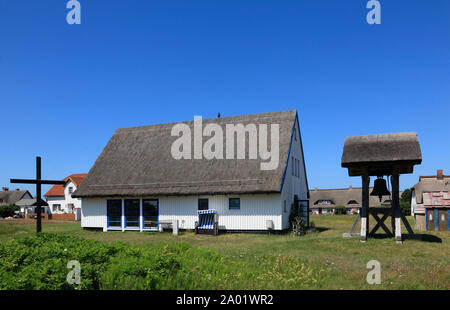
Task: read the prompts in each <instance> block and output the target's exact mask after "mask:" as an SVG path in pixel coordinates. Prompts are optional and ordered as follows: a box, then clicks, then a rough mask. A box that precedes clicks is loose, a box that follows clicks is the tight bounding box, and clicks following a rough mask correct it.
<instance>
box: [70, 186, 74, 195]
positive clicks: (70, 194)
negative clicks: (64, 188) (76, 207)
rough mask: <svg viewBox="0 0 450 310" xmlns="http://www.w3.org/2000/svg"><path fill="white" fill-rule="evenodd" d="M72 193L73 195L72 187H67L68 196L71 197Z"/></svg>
mask: <svg viewBox="0 0 450 310" xmlns="http://www.w3.org/2000/svg"><path fill="white" fill-rule="evenodd" d="M72 193H73V187H72V186H70V187H69V195H72Z"/></svg>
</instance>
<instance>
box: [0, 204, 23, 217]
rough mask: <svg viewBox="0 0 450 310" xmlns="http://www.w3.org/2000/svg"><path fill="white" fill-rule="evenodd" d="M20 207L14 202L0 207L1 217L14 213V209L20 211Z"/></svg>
mask: <svg viewBox="0 0 450 310" xmlns="http://www.w3.org/2000/svg"><path fill="white" fill-rule="evenodd" d="M19 210H20V208H19V207H18V206H16V205H14V204H12V205H9V206H1V207H0V217H3V218H5V217H9V216H13V215H14V211H19Z"/></svg>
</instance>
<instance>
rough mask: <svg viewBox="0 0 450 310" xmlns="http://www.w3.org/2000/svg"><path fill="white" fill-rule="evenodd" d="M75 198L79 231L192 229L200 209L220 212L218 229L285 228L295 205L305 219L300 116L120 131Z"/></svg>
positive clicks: (242, 118)
mask: <svg viewBox="0 0 450 310" xmlns="http://www.w3.org/2000/svg"><path fill="white" fill-rule="evenodd" d="M180 128H181V129H182V132H181V131H180V130H179V129H180ZM199 128H200V129H199ZM264 128H266V129H268V131H265V132H264ZM211 129H212V130H211ZM255 129H256V130H259V132H257V133H255ZM269 129H270V130H269ZM198 130H200V136H198V135H197V136H196V133H198V132H199V131H198ZM269 131H270V132H269ZM190 132H194V135H193V137H192V136H191V135H190ZM213 132H214V135H213ZM225 132H226V133H227V135H226V140H227V141H222V142H223V143H222V142H221V141H220V139H221V138H223V133H225ZM277 132H278V136H277ZM180 133H181V137H180ZM187 133H189V135H188V136H187V137H188V139H187V140H184V142H186V141H187V142H188V143H191V144H189V145H188V144H183V145H182V147H180V144H177V141H178V142H179V141H180V139H183V137H185V136H184V135H185V134H186V135H187ZM199 137H200V138H199ZM235 138H236V139H235ZM229 139H232V140H231V142H230V140H229ZM258 139H259V143H258ZM212 141H213V142H212ZM269 141H270V142H269ZM264 142H267V144H265V143H264ZM191 145H193V147H192V148H191ZM199 145H200V147H199ZM264 145H266V148H265V149H264ZM208 147H209V149H208ZM230 149H232V151H235V150H237V154H239V150H241V153H240V155H236V156H231V155H234V152H231V151H230ZM255 149H259V155H260V156H256V158H255V155H258V154H257V153H256V152H255ZM269 149H270V151H269ZM202 150H203V154H202ZM205 150H206V151H205ZM208 150H209V153H208ZM264 150H265V151H266V152H264ZM268 151H269V152H268ZM277 151H278V152H277ZM177 152H181V153H183V154H184V156H183V157H181V158H179V153H177ZM276 153H278V154H276ZM192 154H193V155H192ZM211 154H212V155H211ZM225 154H226V155H225ZM191 155H192V156H191ZM239 156H240V157H239ZM227 158H228V159H227ZM238 158H239V159H238ZM268 162H270V165H269V164H267V163H268ZM264 163H266V166H264ZM263 168H264V169H263ZM72 196H73V197H77V198H81V199H82V207H81V210H82V216H81V226H82V227H84V228H97V229H102V230H103V231H108V230H121V231H124V230H138V231H146V230H155V229H156V228H157V225H158V222H159V221H169V220H178V223H179V228H180V229H194V228H195V227H194V225H195V222H196V221H197V219H198V215H197V211H198V210H203V209H215V210H216V211H217V213H218V215H219V216H218V218H219V223H218V225H219V229H220V230H226V231H266V230H269V229H273V230H284V229H287V228H289V214H290V211H291V206H292V205H294V204H296V205H297V206H300V207H302V208H301V210H302V212H303V213H302V214H304V215H305V216H306V217H307V214H308V209H307V208H308V197H309V192H308V182H307V177H306V169H305V163H304V157H303V147H302V140H301V134H300V128H299V121H298V116H297V111H296V110H291V111H281V112H271V113H262V114H252V115H243V116H236V117H226V118H214V119H205V120H202V123H201V124H199V123H198V119H197V121H189V122H183V123H170V124H161V125H151V126H143V127H134V128H124V129H118V130H116V132H115V133H114V135H113V136H112V138H111V140H110V141H109V143H108V144H107V145H106V147H105V148H104V149H103V151H102V153H101V154H100V156H99V157H98V159H97V161H96V162H95V164H94V166H93V167H92V168H91V170H90V171H89V173H88V175H87V177H86V178H85V180H84V181H83V183H82V184H81V185H80V186H79V187H78V189H77V190H76V191H75V192H74V194H73V195H72Z"/></svg>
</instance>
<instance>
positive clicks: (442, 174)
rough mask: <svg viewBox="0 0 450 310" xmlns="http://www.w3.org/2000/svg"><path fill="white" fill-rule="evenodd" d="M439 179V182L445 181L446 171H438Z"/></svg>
mask: <svg viewBox="0 0 450 310" xmlns="http://www.w3.org/2000/svg"><path fill="white" fill-rule="evenodd" d="M437 179H438V180H443V179H444V170H442V169H439V170H438V171H437Z"/></svg>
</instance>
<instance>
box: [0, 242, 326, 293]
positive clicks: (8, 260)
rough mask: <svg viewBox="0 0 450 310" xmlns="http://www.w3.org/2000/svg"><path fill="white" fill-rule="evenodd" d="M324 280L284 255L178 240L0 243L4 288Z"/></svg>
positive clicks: (238, 285) (0, 286)
mask: <svg viewBox="0 0 450 310" xmlns="http://www.w3.org/2000/svg"><path fill="white" fill-rule="evenodd" d="M70 260H78V261H79V262H80V266H81V283H80V284H75V285H69V284H68V283H67V280H66V277H67V274H68V272H69V271H70V270H69V269H67V267H66V266H67V263H68V262H69V261H70ZM321 281H323V276H322V275H321V271H320V270H319V269H317V268H313V267H311V266H309V265H306V264H305V262H304V261H302V260H301V259H298V258H295V257H290V256H286V255H280V254H276V255H266V256H262V257H256V256H254V255H252V254H250V253H248V252H246V250H243V251H242V252H239V253H236V254H233V255H223V254H220V253H218V252H216V251H214V250H211V249H207V248H202V247H194V246H191V245H188V244H186V243H179V242H177V243H156V244H148V245H143V246H136V245H130V244H125V243H117V242H116V243H112V244H107V243H102V242H99V241H94V240H86V239H82V238H79V237H73V236H65V235H55V234H49V233H41V234H39V235H37V236H34V237H26V238H21V239H14V240H11V241H7V242H0V290H11V289H45V290H60V289H63V290H72V289H256V288H258V289H280V288H291V289H293V288H297V289H298V288H312V287H316V286H318V285H319V287H320V285H322V284H320V283H322V282H321ZM319 282H320V283H319Z"/></svg>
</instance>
